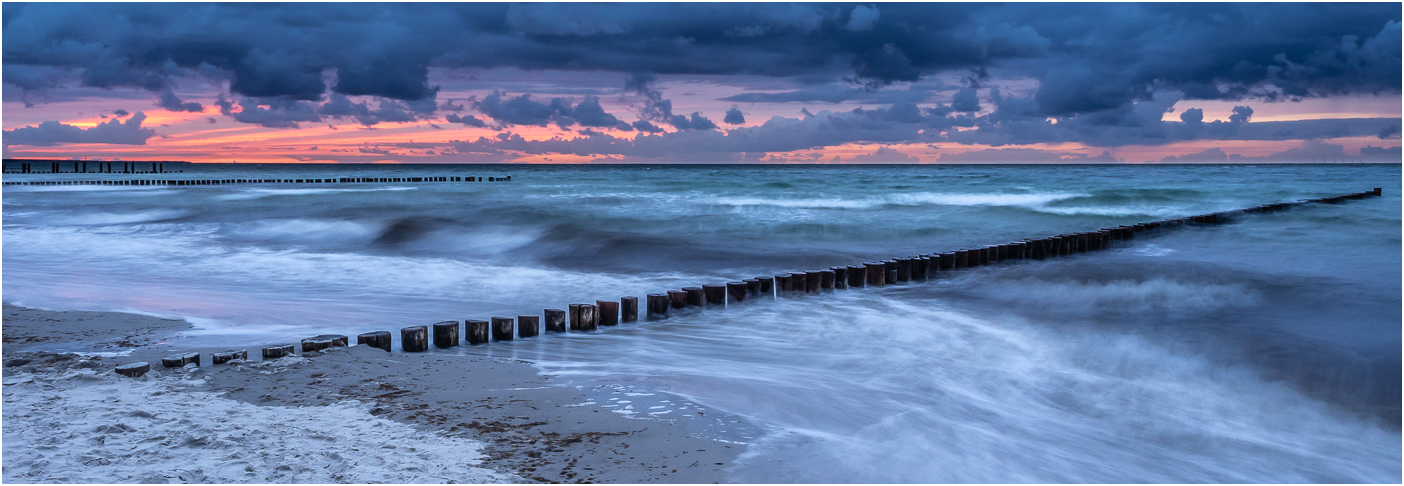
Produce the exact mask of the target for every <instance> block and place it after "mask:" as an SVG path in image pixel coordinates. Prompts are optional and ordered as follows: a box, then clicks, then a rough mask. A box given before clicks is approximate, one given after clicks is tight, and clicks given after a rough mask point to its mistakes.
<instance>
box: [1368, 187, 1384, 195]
mask: <svg viewBox="0 0 1404 486" xmlns="http://www.w3.org/2000/svg"><path fill="white" fill-rule="evenodd" d="M1371 192H1374V193H1375V195H1376V196H1383V195H1384V192H1383V188H1380V187H1376V188H1375V190H1374V191H1371Z"/></svg>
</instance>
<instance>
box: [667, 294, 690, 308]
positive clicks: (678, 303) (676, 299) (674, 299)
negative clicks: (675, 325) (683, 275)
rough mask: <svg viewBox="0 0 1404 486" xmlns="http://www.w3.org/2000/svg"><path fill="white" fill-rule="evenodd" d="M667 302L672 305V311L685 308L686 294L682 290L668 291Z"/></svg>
mask: <svg viewBox="0 0 1404 486" xmlns="http://www.w3.org/2000/svg"><path fill="white" fill-rule="evenodd" d="M668 302H669V303H671V304H672V306H673V308H674V309H681V308H683V307H687V292H686V291H683V290H669V291H668Z"/></svg>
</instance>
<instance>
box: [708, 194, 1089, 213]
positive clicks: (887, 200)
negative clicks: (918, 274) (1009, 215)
mask: <svg viewBox="0 0 1404 486" xmlns="http://www.w3.org/2000/svg"><path fill="white" fill-rule="evenodd" d="M1082 196H1084V194H1076V193H1066V192H1043V193H1029V194H979V193H953V194H943V193H933V192H918V193H906V194H889V195H885V196H874V197H867V198H862V199H844V198H839V197H832V198H800V199H783V198H763V197H718V198H716V199H715V201H716V203H718V204H724V205H730V206H774V207H782V208H806V209H870V208H877V207H882V206H886V205H889V204H890V205H898V206H923V205H933V206H1021V207H1037V206H1042V205H1045V204H1048V203H1051V202H1054V201H1061V200H1064V199H1070V198H1074V197H1082Z"/></svg>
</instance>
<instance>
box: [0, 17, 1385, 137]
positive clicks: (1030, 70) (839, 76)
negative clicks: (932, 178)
mask: <svg viewBox="0 0 1404 486" xmlns="http://www.w3.org/2000/svg"><path fill="white" fill-rule="evenodd" d="M0 8H3V30H0V35H3V69H0V73H3V102H2V103H0V109H2V110H3V112H0V121H2V122H3V129H4V132H3V137H0V140H2V141H3V146H4V156H5V157H6V158H21V157H23V158H63V159H68V158H84V159H88V160H94V159H101V160H153V159H156V160H186V161H192V162H264V163H268V162H327V163H336V162H341V163H397V162H400V163H436V162H443V163H451V162H473V163H491V162H511V163H674V162H677V163H727V162H729V163H823V164H833V163H941V164H949V163H1114V162H1124V163H1157V162H1162V163H1164V162H1206V163H1214V162H1217V163H1223V162H1247V163H1251V162H1322V161H1326V162H1331V161H1336V162H1346V161H1349V162H1358V161H1364V162H1394V163H1397V162H1400V159H1401V156H1400V126H1401V123H1400V118H1401V91H1400V90H1401V69H1400V62H1401V48H1400V46H1401V36H1400V16H1401V5H1400V4H1399V3H1285V4H1269V3H1150V4H1128V3H1019V4H993V3H618V4H586V3H531V4H508V3H418V4H413V3H393V4H382V3H287V4H252V3H236V4H208V3H13V2H7V3H5V4H4V5H3V7H0Z"/></svg>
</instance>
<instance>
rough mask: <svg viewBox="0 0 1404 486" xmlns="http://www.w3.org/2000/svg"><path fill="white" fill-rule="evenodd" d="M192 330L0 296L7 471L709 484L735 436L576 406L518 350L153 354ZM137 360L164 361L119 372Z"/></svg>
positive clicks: (152, 477) (68, 477)
mask: <svg viewBox="0 0 1404 486" xmlns="http://www.w3.org/2000/svg"><path fill="white" fill-rule="evenodd" d="M188 328H189V325H188V324H185V323H184V322H183V321H177V320H168V319H160V318H155V317H149V316H141V315H134V314H124V313H116V312H51V311H43V310H34V309H25V308H19V307H15V306H11V305H6V306H5V320H4V335H5V344H4V346H5V347H4V353H5V362H4V389H3V390H4V397H5V429H4V434H5V436H4V448H5V449H4V455H5V464H4V479H5V481H6V482H41V483H43V482H98V483H103V482H215V483H226V482H262V483H267V482H301V483H339V482H351V483H365V482H389V483H437V482H487V483H514V482H550V483H573V482H607V483H649V482H672V483H712V482H718V481H720V480H721V479H722V470H723V469H724V468H725V467H726V465H727V464H728V463H730V462H731V461H732V460H733V459H734V458H735V457H736V455H737V454H739V453H740V452H741V450H742V448H741V447H740V446H738V445H732V444H725V443H720V442H716V441H711V440H706V439H698V438H694V437H690V436H689V434H688V432H687V431H686V430H685V429H683V428H682V427H679V426H677V425H676V424H674V423H671V421H665V420H657V419H639V418H625V417H623V416H621V415H620V414H615V413H610V412H609V411H607V410H601V409H599V408H597V407H591V406H582V405H581V404H582V403H584V402H586V400H585V399H584V396H583V394H581V393H580V392H578V391H577V390H574V389H571V388H566V387H562V386H559V385H556V384H553V380H551V379H550V378H549V377H544V376H540V375H539V374H538V373H537V371H536V370H535V369H533V368H532V367H530V366H529V365H526V364H524V363H521V362H514V361H510V360H493V359H482V358H469V357H458V356H436V355H420V354H395V355H391V354H389V353H386V352H385V351H382V350H379V349H374V348H369V347H366V346H353V347H349V348H335V349H332V350H329V351H326V352H314V353H309V354H307V355H304V356H298V357H291V358H282V359H277V360H270V361H266V362H264V361H251V362H244V363H238V364H227V365H219V366H212V365H210V361H209V359H210V358H209V355H208V352H207V353H206V354H205V355H204V356H203V357H202V359H203V360H204V364H205V365H206V366H204V367H200V368H195V367H190V368H173V369H164V368H161V367H160V364H159V361H160V358H162V357H165V356H168V355H170V354H174V353H175V352H177V351H181V352H184V351H188V350H185V349H180V350H176V349H172V347H170V346H169V345H165V344H159V343H160V339H161V338H163V337H167V336H168V335H169V334H170V333H174V332H177V331H180V330H185V329H188ZM36 343H45V344H69V345H72V344H83V345H84V346H86V347H89V348H90V349H91V350H92V351H91V352H79V354H72V353H64V354H57V353H50V352H45V351H29V350H28V349H32V348H33V347H34V344H36ZM128 352H129V353H128ZM114 354H123V355H122V356H112V355H114ZM392 356H393V357H392ZM134 361H147V362H151V363H153V365H154V368H155V369H154V370H153V371H152V372H151V373H149V374H147V375H146V376H144V377H142V378H138V379H131V378H125V377H121V376H118V375H116V374H114V373H113V372H112V371H111V370H112V368H113V367H114V366H116V365H117V364H119V363H127V362H134ZM54 398H58V399H57V400H54Z"/></svg>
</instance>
